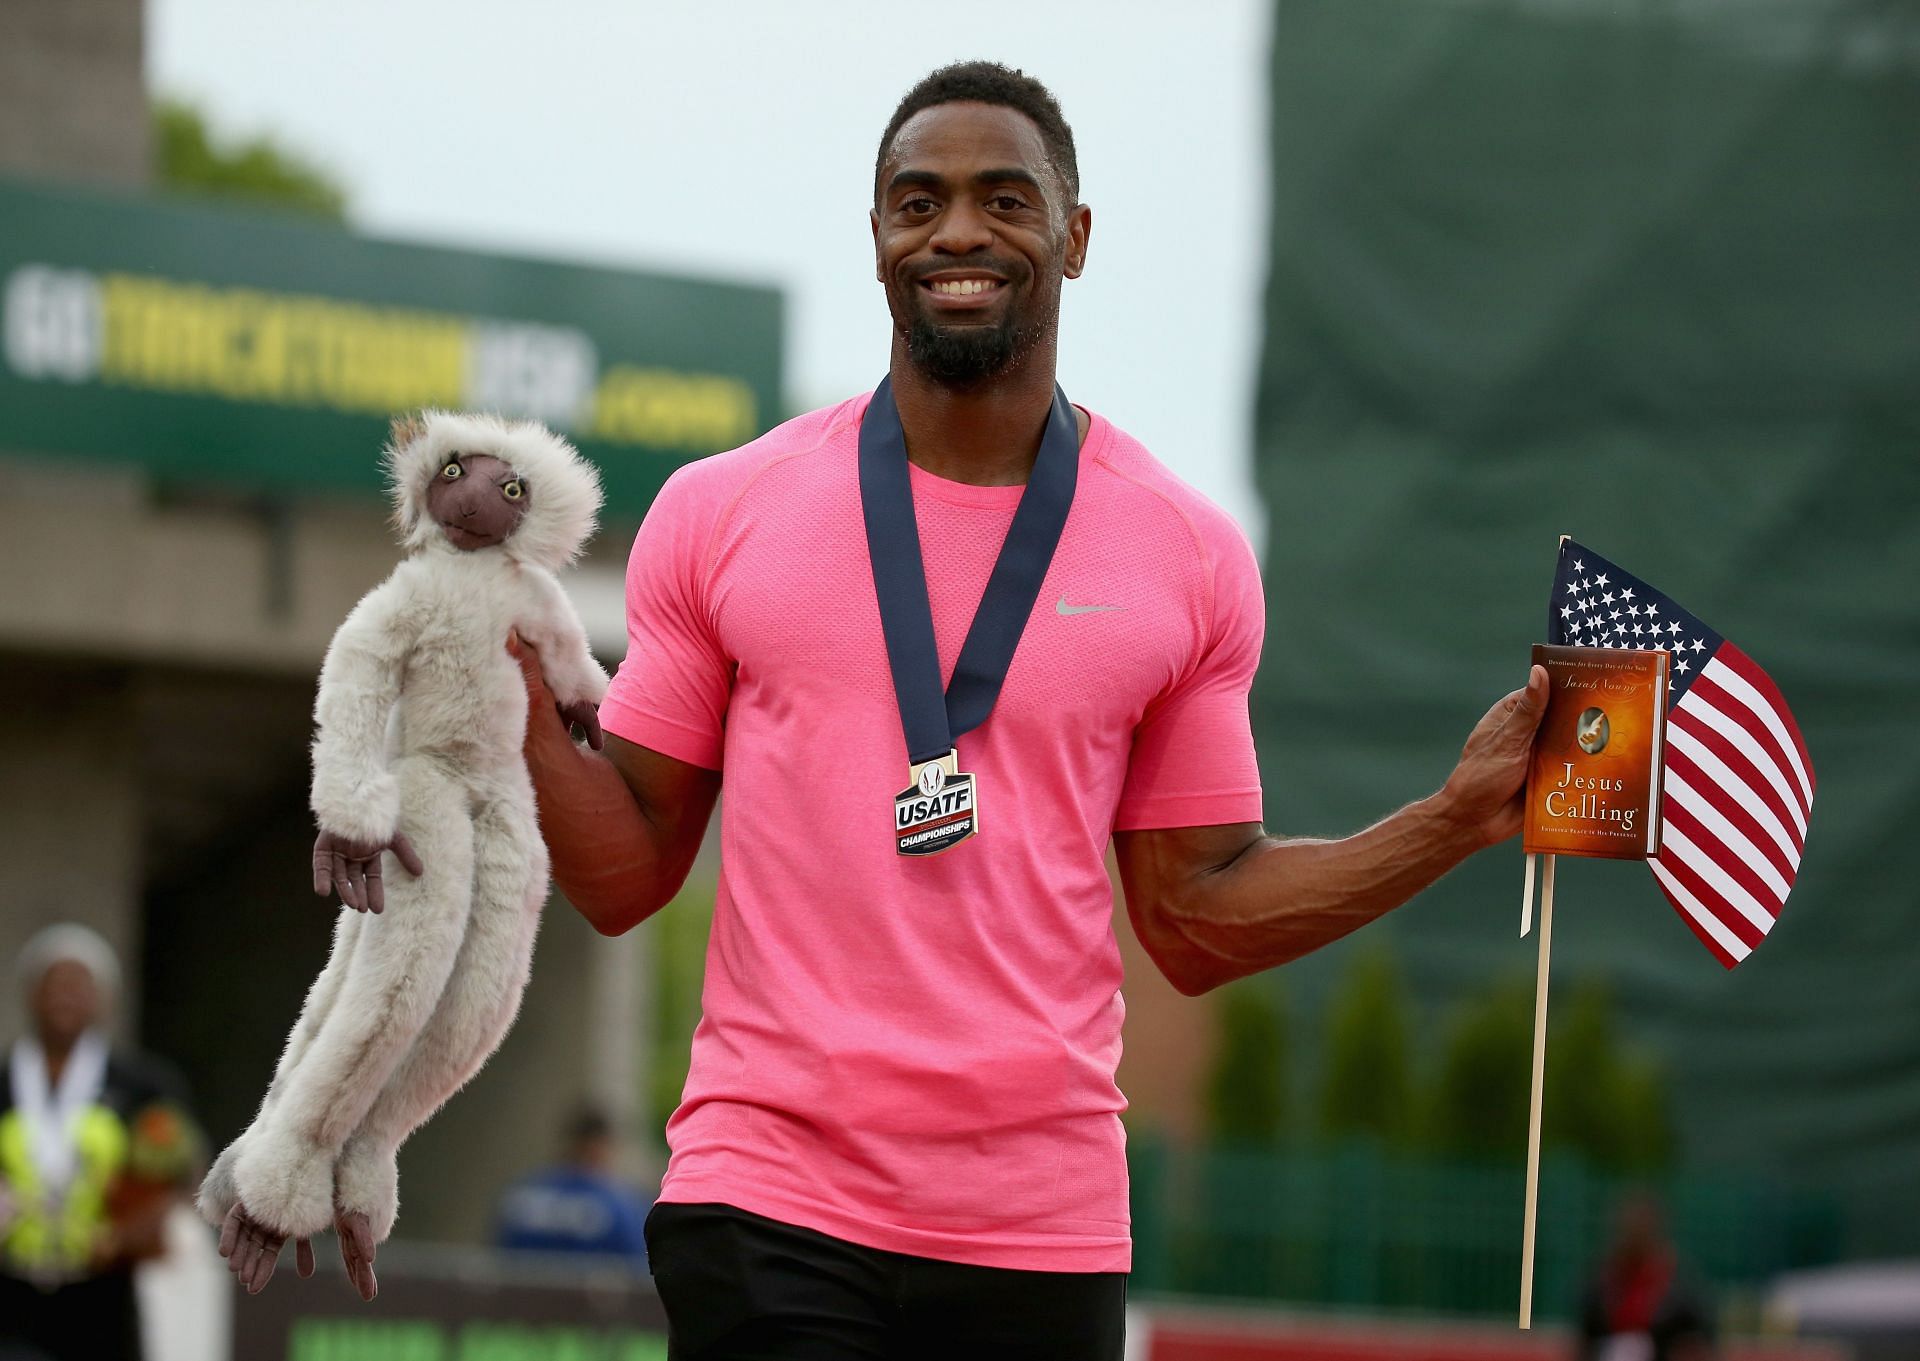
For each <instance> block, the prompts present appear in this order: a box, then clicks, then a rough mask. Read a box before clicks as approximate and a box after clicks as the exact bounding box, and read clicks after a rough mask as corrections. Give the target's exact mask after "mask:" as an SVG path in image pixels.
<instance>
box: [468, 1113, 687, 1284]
mask: <svg viewBox="0 0 1920 1361" xmlns="http://www.w3.org/2000/svg"><path fill="white" fill-rule="evenodd" d="M618 1159H619V1142H618V1140H617V1139H616V1138H615V1136H614V1129H613V1121H612V1120H611V1119H609V1118H608V1116H607V1114H606V1112H605V1111H602V1110H600V1109H599V1108H598V1107H595V1106H583V1107H581V1108H580V1109H579V1110H578V1111H576V1112H575V1113H574V1115H573V1117H572V1118H571V1119H570V1120H569V1121H568V1122H567V1124H566V1127H565V1130H564V1132H563V1148H562V1152H561V1158H560V1162H559V1163H558V1164H556V1165H554V1166H552V1167H547V1168H542V1169H541V1170H540V1171H538V1172H534V1173H531V1174H529V1175H528V1176H525V1177H523V1178H521V1179H520V1180H519V1181H517V1182H515V1183H514V1184H513V1185H512V1186H510V1187H508V1188H507V1190H506V1191H505V1193H504V1194H502V1195H501V1197H500V1208H499V1213H498V1216H497V1220H496V1227H495V1233H494V1242H495V1245H496V1246H498V1247H499V1248H500V1249H501V1250H502V1251H506V1252H564V1253H575V1254H581V1255H592V1256H598V1257H624V1258H626V1259H627V1260H628V1261H629V1262H631V1263H632V1264H633V1266H634V1268H635V1270H638V1271H644V1270H646V1266H647V1242H646V1237H645V1235H644V1233H643V1228H644V1226H645V1224H646V1220H647V1211H648V1210H649V1209H651V1208H652V1205H653V1202H652V1199H651V1198H650V1197H648V1196H646V1195H644V1194H642V1193H641V1191H640V1190H639V1188H638V1187H636V1186H634V1185H632V1184H631V1183H630V1182H628V1181H626V1180H624V1179H623V1178H622V1177H621V1176H620V1175H619V1172H618V1171H617V1163H618Z"/></svg>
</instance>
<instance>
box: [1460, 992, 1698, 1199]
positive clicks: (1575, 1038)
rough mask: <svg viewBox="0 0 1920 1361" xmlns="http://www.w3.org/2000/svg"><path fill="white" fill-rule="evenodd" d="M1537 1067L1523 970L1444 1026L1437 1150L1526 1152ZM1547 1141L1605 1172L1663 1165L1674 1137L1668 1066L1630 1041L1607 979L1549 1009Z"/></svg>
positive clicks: (1468, 1154)
mask: <svg viewBox="0 0 1920 1361" xmlns="http://www.w3.org/2000/svg"><path fill="white" fill-rule="evenodd" d="M1532 1075H1533V984H1532V982H1531V980H1528V979H1525V978H1519V979H1514V980H1511V981H1510V982H1507V983H1503V984H1501V985H1499V986H1498V987H1496V988H1494V989H1493V990H1491V991H1489V992H1487V993H1485V994H1483V995H1481V996H1479V997H1476V998H1473V999H1471V1000H1469V1001H1468V1002H1466V1003H1465V1004H1464V1005H1463V1006H1462V1007H1461V1009H1460V1011H1459V1012H1458V1014H1457V1015H1456V1017H1455V1019H1454V1021H1453V1024H1452V1025H1451V1026H1450V1027H1449V1028H1448V1032H1447V1040H1446V1047H1445V1050H1444V1052H1443V1053H1442V1055H1441V1060H1440V1072H1439V1076H1438V1079H1437V1081H1436V1082H1435V1084H1434V1088H1433V1092H1432V1094H1431V1096H1430V1098H1429V1101H1428V1120H1427V1127H1428V1130H1429V1132H1430V1135H1431V1142H1432V1146H1433V1148H1434V1151H1435V1152H1437V1153H1439V1154H1441V1155H1442V1156H1445V1157H1452V1158H1464V1159H1471V1160H1474V1161H1484V1162H1518V1161H1519V1160H1521V1159H1522V1158H1524V1157H1525V1156H1526V1150H1527V1103H1528V1099H1529V1093H1530V1088H1531V1082H1532ZM1542 1106H1543V1110H1542V1114H1541V1121H1540V1123H1541V1142H1542V1144H1543V1145H1544V1146H1545V1147H1547V1148H1557V1149H1562V1150H1565V1151H1567V1152H1572V1153H1577V1154H1579V1155H1580V1156H1581V1157H1583V1158H1585V1159H1586V1160H1587V1161H1588V1162H1589V1163H1591V1164H1592V1166H1593V1167H1594V1168H1596V1169H1597V1170H1599V1171H1602V1172H1608V1173H1619V1174H1639V1173H1647V1172H1655V1171H1660V1170H1662V1169H1664V1168H1665V1167H1667V1166H1668V1164H1669V1163H1670V1162H1671V1161H1672V1158H1673V1151H1674V1138H1673V1126H1672V1119H1671V1116H1670V1114H1669V1112H1668V1098H1667V1084H1666V1077H1665V1074H1664V1073H1663V1072H1662V1070H1661V1069H1660V1067H1659V1065H1658V1064H1656V1063H1655V1062H1653V1061H1652V1060H1651V1059H1650V1058H1648V1057H1646V1056H1644V1055H1641V1054H1638V1053H1635V1052H1634V1051H1632V1050H1630V1049H1628V1048H1626V1047H1624V1046H1623V1045H1622V1043H1621V1041H1620V1038H1619V1036H1618V1033H1617V1031H1616V1029H1615V1025H1614V1020H1613V1006H1612V1002H1611V999H1610V997H1609V996H1608V993H1607V990H1606V988H1605V987H1604V986H1602V985H1600V984H1598V983H1593V982H1587V983H1582V984H1580V985H1579V986H1577V987H1576V988H1575V989H1574V990H1573V994H1572V996H1571V997H1570V998H1569V999H1568V1000H1567V1001H1566V1002H1565V1003H1563V1004H1562V1005H1560V1006H1556V1007H1555V1008H1554V1009H1553V1013H1552V1015H1551V1016H1550V1017H1549V1019H1548V1025H1547V1079H1546V1091H1545V1093H1544V1095H1543V1097H1542Z"/></svg>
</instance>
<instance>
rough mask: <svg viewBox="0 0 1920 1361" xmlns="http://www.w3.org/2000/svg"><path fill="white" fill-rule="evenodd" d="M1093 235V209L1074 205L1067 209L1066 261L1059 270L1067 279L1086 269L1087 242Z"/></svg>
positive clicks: (1079, 204) (1075, 277)
mask: <svg viewBox="0 0 1920 1361" xmlns="http://www.w3.org/2000/svg"><path fill="white" fill-rule="evenodd" d="M1092 235H1093V209H1091V208H1089V207H1087V205H1086V204H1084V203H1076V204H1074V205H1073V207H1071V208H1069V209H1067V259H1066V264H1065V267H1064V268H1063V269H1062V270H1061V272H1062V273H1063V274H1065V275H1066V276H1067V277H1068V278H1069V279H1077V278H1079V277H1080V271H1081V270H1083V269H1085V268H1086V267H1087V241H1088V239H1089V238H1090V237H1091V236H1092Z"/></svg>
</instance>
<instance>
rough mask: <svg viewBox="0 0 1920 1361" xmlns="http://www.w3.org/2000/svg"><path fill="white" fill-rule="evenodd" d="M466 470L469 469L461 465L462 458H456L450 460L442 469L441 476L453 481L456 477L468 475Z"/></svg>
mask: <svg viewBox="0 0 1920 1361" xmlns="http://www.w3.org/2000/svg"><path fill="white" fill-rule="evenodd" d="M466 472H467V470H466V469H465V468H462V467H461V466H460V460H459V459H457V458H456V459H451V460H449V461H448V463H447V466H446V467H444V468H442V469H441V470H440V476H442V477H444V478H446V479H447V481H449V482H451V481H453V479H454V478H456V477H464V476H466Z"/></svg>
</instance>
